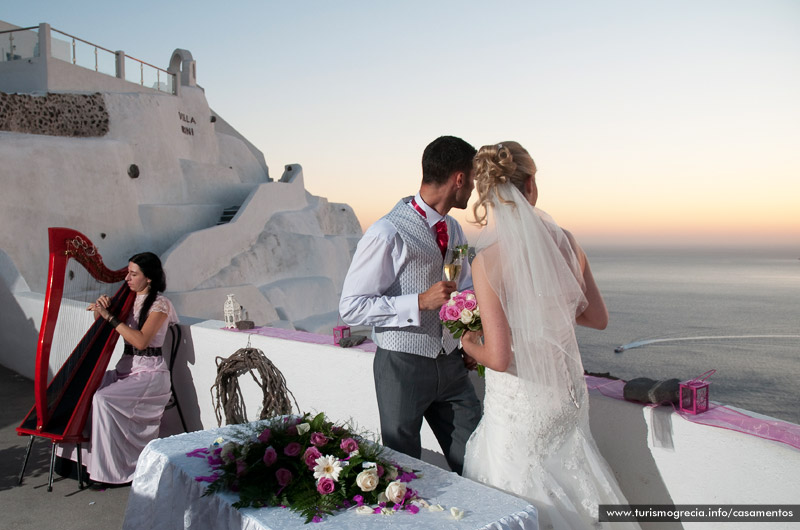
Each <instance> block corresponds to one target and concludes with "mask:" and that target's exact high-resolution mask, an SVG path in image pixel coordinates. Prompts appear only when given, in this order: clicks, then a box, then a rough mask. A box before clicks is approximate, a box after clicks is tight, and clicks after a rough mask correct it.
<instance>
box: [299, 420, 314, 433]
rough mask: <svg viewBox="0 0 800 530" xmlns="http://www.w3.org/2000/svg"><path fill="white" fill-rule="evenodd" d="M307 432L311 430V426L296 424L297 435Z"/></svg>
mask: <svg viewBox="0 0 800 530" xmlns="http://www.w3.org/2000/svg"><path fill="white" fill-rule="evenodd" d="M309 430H311V425H309V424H308V423H298V424H297V434H305V433H307V432H308V431H309Z"/></svg>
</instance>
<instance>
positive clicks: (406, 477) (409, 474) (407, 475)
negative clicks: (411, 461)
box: [397, 470, 417, 482]
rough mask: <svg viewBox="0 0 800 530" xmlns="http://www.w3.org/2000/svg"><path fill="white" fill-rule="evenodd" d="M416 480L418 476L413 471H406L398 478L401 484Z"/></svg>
mask: <svg viewBox="0 0 800 530" xmlns="http://www.w3.org/2000/svg"><path fill="white" fill-rule="evenodd" d="M415 478H417V475H416V474H415V473H414V472H413V471H406V470H403V472H402V473H400V475H398V476H397V480H399V481H400V482H411V481H412V480H414V479H415Z"/></svg>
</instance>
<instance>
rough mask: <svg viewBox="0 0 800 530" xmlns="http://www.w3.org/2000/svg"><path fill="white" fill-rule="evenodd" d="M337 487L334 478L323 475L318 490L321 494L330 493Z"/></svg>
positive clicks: (318, 483)
mask: <svg viewBox="0 0 800 530" xmlns="http://www.w3.org/2000/svg"><path fill="white" fill-rule="evenodd" d="M335 489H336V483H335V482H334V481H333V480H332V479H329V478H328V477H322V478H321V479H319V481H318V482H317V491H318V492H319V493H320V494H321V495H328V494H330V493H333V491H334V490H335Z"/></svg>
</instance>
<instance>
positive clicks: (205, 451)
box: [186, 447, 208, 458]
mask: <svg viewBox="0 0 800 530" xmlns="http://www.w3.org/2000/svg"><path fill="white" fill-rule="evenodd" d="M207 454H208V449H206V448H205V447H201V448H200V449H195V450H194V451H190V452H188V453H186V456H189V457H192V456H196V457H199V458H205V457H206V455H207Z"/></svg>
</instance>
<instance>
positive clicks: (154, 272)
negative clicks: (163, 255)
mask: <svg viewBox="0 0 800 530" xmlns="http://www.w3.org/2000/svg"><path fill="white" fill-rule="evenodd" d="M128 261H130V262H131V263H135V264H137V265H138V266H139V268H140V269H142V274H144V275H145V277H146V278H147V279H148V280H150V292H148V293H147V298H145V299H144V304H143V305H142V311H141V312H140V313H139V329H142V326H143V325H144V321H145V320H147V313H148V311H150V307H152V305H153V302H154V301H155V299H156V296H158V293H163V292H164V290H166V288H167V276H166V275H165V274H164V268H163V267H162V266H161V260H160V259H158V256H156V255H155V254H153V253H152V252H140V253H139V254H134V255H133V256H131V258H130V259H129V260H128Z"/></svg>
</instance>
